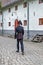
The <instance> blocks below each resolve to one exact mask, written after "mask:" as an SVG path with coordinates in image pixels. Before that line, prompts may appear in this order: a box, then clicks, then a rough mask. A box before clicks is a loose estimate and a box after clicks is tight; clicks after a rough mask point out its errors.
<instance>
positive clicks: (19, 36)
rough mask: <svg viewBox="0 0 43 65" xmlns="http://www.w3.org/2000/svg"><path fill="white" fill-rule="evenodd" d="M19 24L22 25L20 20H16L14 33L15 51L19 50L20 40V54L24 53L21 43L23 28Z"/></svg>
mask: <svg viewBox="0 0 43 65" xmlns="http://www.w3.org/2000/svg"><path fill="white" fill-rule="evenodd" d="M21 25H22V22H21V21H18V27H17V28H16V29H15V35H16V38H17V51H16V52H19V42H20V44H21V52H22V55H24V45H23V35H24V29H23V27H22V26H21Z"/></svg>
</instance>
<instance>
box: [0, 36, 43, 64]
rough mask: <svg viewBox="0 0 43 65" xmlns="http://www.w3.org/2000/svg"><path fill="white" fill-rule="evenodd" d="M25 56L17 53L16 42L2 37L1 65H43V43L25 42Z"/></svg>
mask: <svg viewBox="0 0 43 65" xmlns="http://www.w3.org/2000/svg"><path fill="white" fill-rule="evenodd" d="M24 48H25V54H24V55H22V54H21V50H20V52H19V53H17V52H16V40H14V39H12V38H6V37H1V36H0V65H43V42H42V43H35V42H34V43H33V42H29V41H28V42H27V41H24Z"/></svg>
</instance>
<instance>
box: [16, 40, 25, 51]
mask: <svg viewBox="0 0 43 65" xmlns="http://www.w3.org/2000/svg"><path fill="white" fill-rule="evenodd" d="M19 42H20V44H21V52H24V45H23V39H20V40H19V39H17V50H18V51H19Z"/></svg>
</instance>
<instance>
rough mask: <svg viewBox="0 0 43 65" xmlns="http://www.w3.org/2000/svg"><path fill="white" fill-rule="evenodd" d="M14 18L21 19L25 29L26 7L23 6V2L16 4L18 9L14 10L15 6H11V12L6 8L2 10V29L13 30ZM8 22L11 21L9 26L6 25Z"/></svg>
mask: <svg viewBox="0 0 43 65" xmlns="http://www.w3.org/2000/svg"><path fill="white" fill-rule="evenodd" d="M12 14H13V16H12ZM15 19H18V20H21V21H22V24H23V27H24V29H25V30H27V26H24V20H27V7H26V8H23V4H21V5H18V10H16V11H15V7H13V8H11V12H8V9H7V10H5V11H3V22H4V24H3V26H4V27H3V29H4V30H14V22H15ZM8 22H11V26H8Z"/></svg>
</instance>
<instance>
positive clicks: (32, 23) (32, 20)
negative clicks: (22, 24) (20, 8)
mask: <svg viewBox="0 0 43 65" xmlns="http://www.w3.org/2000/svg"><path fill="white" fill-rule="evenodd" d="M34 12H35V15H34ZM39 18H43V3H40V4H39V0H35V1H31V2H29V29H30V30H43V25H39Z"/></svg>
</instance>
